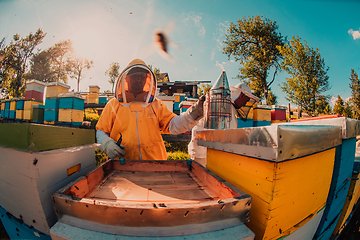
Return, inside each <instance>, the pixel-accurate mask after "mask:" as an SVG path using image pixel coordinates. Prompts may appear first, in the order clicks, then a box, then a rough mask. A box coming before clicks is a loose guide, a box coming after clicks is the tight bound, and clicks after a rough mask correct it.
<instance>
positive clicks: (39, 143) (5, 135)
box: [0, 123, 95, 152]
mask: <svg viewBox="0 0 360 240" xmlns="http://www.w3.org/2000/svg"><path fill="white" fill-rule="evenodd" d="M92 143H95V130H93V129H81V128H69V127H60V126H49V125H42V124H34V123H1V124H0V146H2V147H8V148H15V149H21V150H25V151H32V152H41V151H47V150H53V149H59V148H67V147H74V146H79V145H86V144H92Z"/></svg>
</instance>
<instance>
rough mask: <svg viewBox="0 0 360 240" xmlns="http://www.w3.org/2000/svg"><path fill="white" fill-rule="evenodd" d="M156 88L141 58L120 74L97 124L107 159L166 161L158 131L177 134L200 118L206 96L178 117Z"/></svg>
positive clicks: (154, 81) (99, 137)
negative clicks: (158, 94)
mask: <svg viewBox="0 0 360 240" xmlns="http://www.w3.org/2000/svg"><path fill="white" fill-rule="evenodd" d="M156 87H157V81H156V77H155V74H154V73H153V71H152V70H151V69H150V68H149V67H148V66H147V65H146V64H145V63H144V62H143V61H142V60H140V59H135V60H133V61H131V62H130V63H129V65H128V66H127V67H126V68H125V69H124V70H123V71H122V73H121V74H120V77H119V79H118V81H117V83H116V88H115V98H113V99H111V100H110V101H109V102H108V103H107V104H106V106H105V108H104V110H103V112H102V113H101V116H100V119H99V121H98V123H97V125H96V130H97V131H96V138H97V142H98V143H100V144H101V149H102V150H103V151H104V152H105V153H106V154H107V156H108V157H109V158H111V159H114V158H117V157H122V158H124V159H136V160H166V159H167V156H166V149H165V145H164V141H163V139H162V137H161V132H160V130H161V131H162V132H163V133H170V134H180V133H183V132H186V131H189V130H190V129H191V128H192V127H193V126H195V125H196V124H197V122H198V120H200V119H201V117H202V116H203V104H204V100H205V97H201V98H199V100H198V101H197V102H196V104H194V106H192V107H191V108H189V109H188V110H187V111H186V112H184V113H182V114H181V115H179V116H178V115H176V114H175V113H173V112H171V111H170V110H169V109H168V108H167V106H166V105H165V104H164V103H163V102H162V101H161V100H159V99H157V98H156V97H155V92H156ZM119 139H120V141H119ZM120 142H121V144H120Z"/></svg>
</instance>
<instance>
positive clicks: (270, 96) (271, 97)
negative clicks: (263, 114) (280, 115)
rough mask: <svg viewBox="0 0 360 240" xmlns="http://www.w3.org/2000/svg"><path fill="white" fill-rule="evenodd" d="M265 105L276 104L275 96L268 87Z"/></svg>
mask: <svg viewBox="0 0 360 240" xmlns="http://www.w3.org/2000/svg"><path fill="white" fill-rule="evenodd" d="M266 102H267V105H276V104H277V96H276V95H274V93H273V92H272V91H271V90H270V89H269V92H268V96H267V101H266Z"/></svg>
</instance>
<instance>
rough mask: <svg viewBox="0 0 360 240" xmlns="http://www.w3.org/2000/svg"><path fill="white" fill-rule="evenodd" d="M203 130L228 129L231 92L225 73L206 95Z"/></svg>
mask: <svg viewBox="0 0 360 240" xmlns="http://www.w3.org/2000/svg"><path fill="white" fill-rule="evenodd" d="M207 97H208V99H209V100H208V106H207V113H206V115H205V116H206V119H205V128H208V129H229V128H230V120H231V92H230V88H229V82H228V80H227V76H226V73H225V71H223V72H222V73H221V75H220V76H219V78H218V80H217V81H216V82H215V84H214V85H213V86H212V88H211V89H210V90H209V93H208V96H207Z"/></svg>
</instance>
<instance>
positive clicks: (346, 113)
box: [344, 102, 353, 118]
mask: <svg viewBox="0 0 360 240" xmlns="http://www.w3.org/2000/svg"><path fill="white" fill-rule="evenodd" d="M344 116H345V117H348V118H352V117H353V113H352V110H351V105H350V102H345V106H344Z"/></svg>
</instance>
